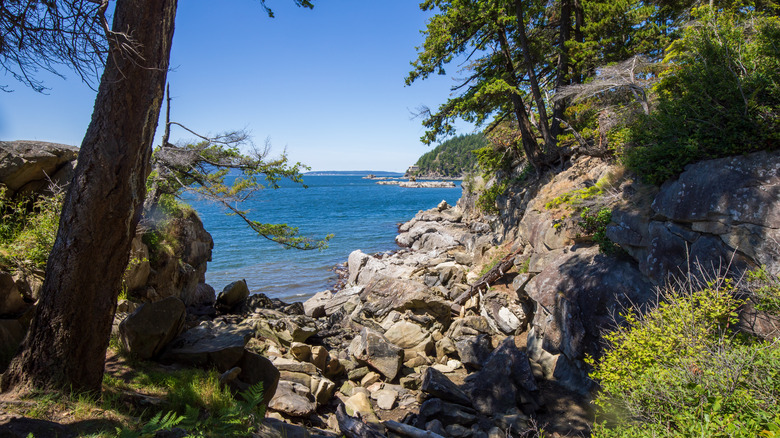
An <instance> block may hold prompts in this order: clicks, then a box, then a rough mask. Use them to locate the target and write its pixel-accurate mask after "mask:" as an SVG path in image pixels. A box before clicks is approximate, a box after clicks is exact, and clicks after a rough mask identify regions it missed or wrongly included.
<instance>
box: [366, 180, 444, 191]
mask: <svg viewBox="0 0 780 438" xmlns="http://www.w3.org/2000/svg"><path fill="white" fill-rule="evenodd" d="M377 184H379V185H385V186H399V187H405V188H410V189H449V188H455V187H456V185H455V183H454V182H452V181H377Z"/></svg>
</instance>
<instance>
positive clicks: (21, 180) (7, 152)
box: [0, 140, 79, 195]
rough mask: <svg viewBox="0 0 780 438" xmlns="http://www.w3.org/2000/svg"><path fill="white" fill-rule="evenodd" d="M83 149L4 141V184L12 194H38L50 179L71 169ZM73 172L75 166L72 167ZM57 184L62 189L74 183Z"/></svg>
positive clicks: (0, 163) (0, 152) (0, 150)
mask: <svg viewBox="0 0 780 438" xmlns="http://www.w3.org/2000/svg"><path fill="white" fill-rule="evenodd" d="M78 151H79V149H78V148H77V147H75V146H68V145H64V144H57V143H49V142H44V141H27V140H19V141H0V184H3V185H5V186H6V187H8V189H9V190H10V193H9V195H13V194H14V193H15V192H17V191H22V192H28V193H29V192H38V191H40V190H41V189H45V188H47V187H48V185H49V178H50V177H53V176H55V175H56V174H57V173H58V172H59V171H61V170H62V169H64V168H65V167H66V166H68V165H70V163H71V162H72V161H74V160H75V159H76V156H77V155H78ZM70 167H71V168H72V166H70ZM62 179H64V180H65V181H56V182H58V183H61V185H62V186H64V185H66V184H67V183H68V182H70V178H68V176H67V175H63V176H62Z"/></svg>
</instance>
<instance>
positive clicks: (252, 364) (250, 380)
mask: <svg viewBox="0 0 780 438" xmlns="http://www.w3.org/2000/svg"><path fill="white" fill-rule="evenodd" d="M236 366H238V367H239V368H241V372H240V373H239V374H238V379H239V380H241V381H242V382H244V383H246V384H247V385H249V386H252V385H256V384H257V383H259V382H262V383H263V403H264V404H265V405H268V403H270V401H271V399H272V398H273V396H274V394H276V388H277V386H278V384H279V370H278V369H276V367H275V366H274V364H273V363H272V362H271V361H270V360H269V359H268V358H266V357H263V356H260V355H259V354H257V353H252V352H251V351H247V350H244V354H243V355H242V356H241V359H240V360H239V361H238V363H237V364H236Z"/></svg>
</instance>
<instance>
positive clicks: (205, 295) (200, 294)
mask: <svg viewBox="0 0 780 438" xmlns="http://www.w3.org/2000/svg"><path fill="white" fill-rule="evenodd" d="M192 301H193V303H192V304H197V305H203V306H211V305H213V304H214V303H216V302H217V293H216V291H215V290H214V288H213V287H211V285H210V284H208V283H198V285H197V286H196V287H195V293H194V294H193V295H192Z"/></svg>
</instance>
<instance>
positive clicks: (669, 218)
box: [607, 151, 780, 283]
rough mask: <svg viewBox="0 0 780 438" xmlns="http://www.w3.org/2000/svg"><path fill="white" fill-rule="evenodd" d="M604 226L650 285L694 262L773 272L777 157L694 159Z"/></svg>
mask: <svg viewBox="0 0 780 438" xmlns="http://www.w3.org/2000/svg"><path fill="white" fill-rule="evenodd" d="M613 220H614V222H615V223H614V225H611V226H610V227H608V229H607V235H608V237H610V238H611V239H612V240H614V241H615V242H617V243H618V244H620V245H621V246H623V247H625V248H627V249H628V250H629V252H630V253H631V254H632V255H633V256H634V257H635V258H637V259H638V260H639V263H640V265H639V266H640V269H641V271H642V272H643V273H644V274H645V275H647V276H648V277H650V278H652V279H653V280H654V281H656V282H659V283H660V282H663V281H664V280H666V278H667V276H669V275H679V274H681V273H683V272H684V271H685V269H686V268H687V266H688V260H686V256H685V254H686V253H688V254H690V262H691V263H690V264H691V265H693V266H694V267H695V264H696V262H698V263H699V264H701V265H702V266H704V267H705V269H710V268H711V266H715V267H717V266H724V267H725V266H726V265H728V264H729V262H731V264H732V266H731V267H732V268H736V269H742V268H746V267H751V266H761V265H766V266H767V269H768V271H769V272H771V273H773V274H775V275H777V274H780V244H778V242H779V241H780V240H778V239H780V229H779V228H778V225H777V224H778V223H780V153H778V152H777V151H775V152H757V153H754V154H748V155H745V156H739V157H731V158H721V159H717V160H709V161H702V162H699V163H696V164H693V165H690V166H688V167H687V168H686V169H685V172H683V173H682V174H681V175H680V176H679V177H678V178H677V179H674V180H670V181H667V182H666V183H665V184H664V185H663V186H662V187H661V189H660V191H659V192H658V194H657V195H656V196H655V198H654V199H653V201H652V204H650V205H648V206H646V207H645V208H640V209H636V208H634V209H630V208H624V209H621V210H619V211H618V213H617V214H616V215H615V216H614V217H613Z"/></svg>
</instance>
